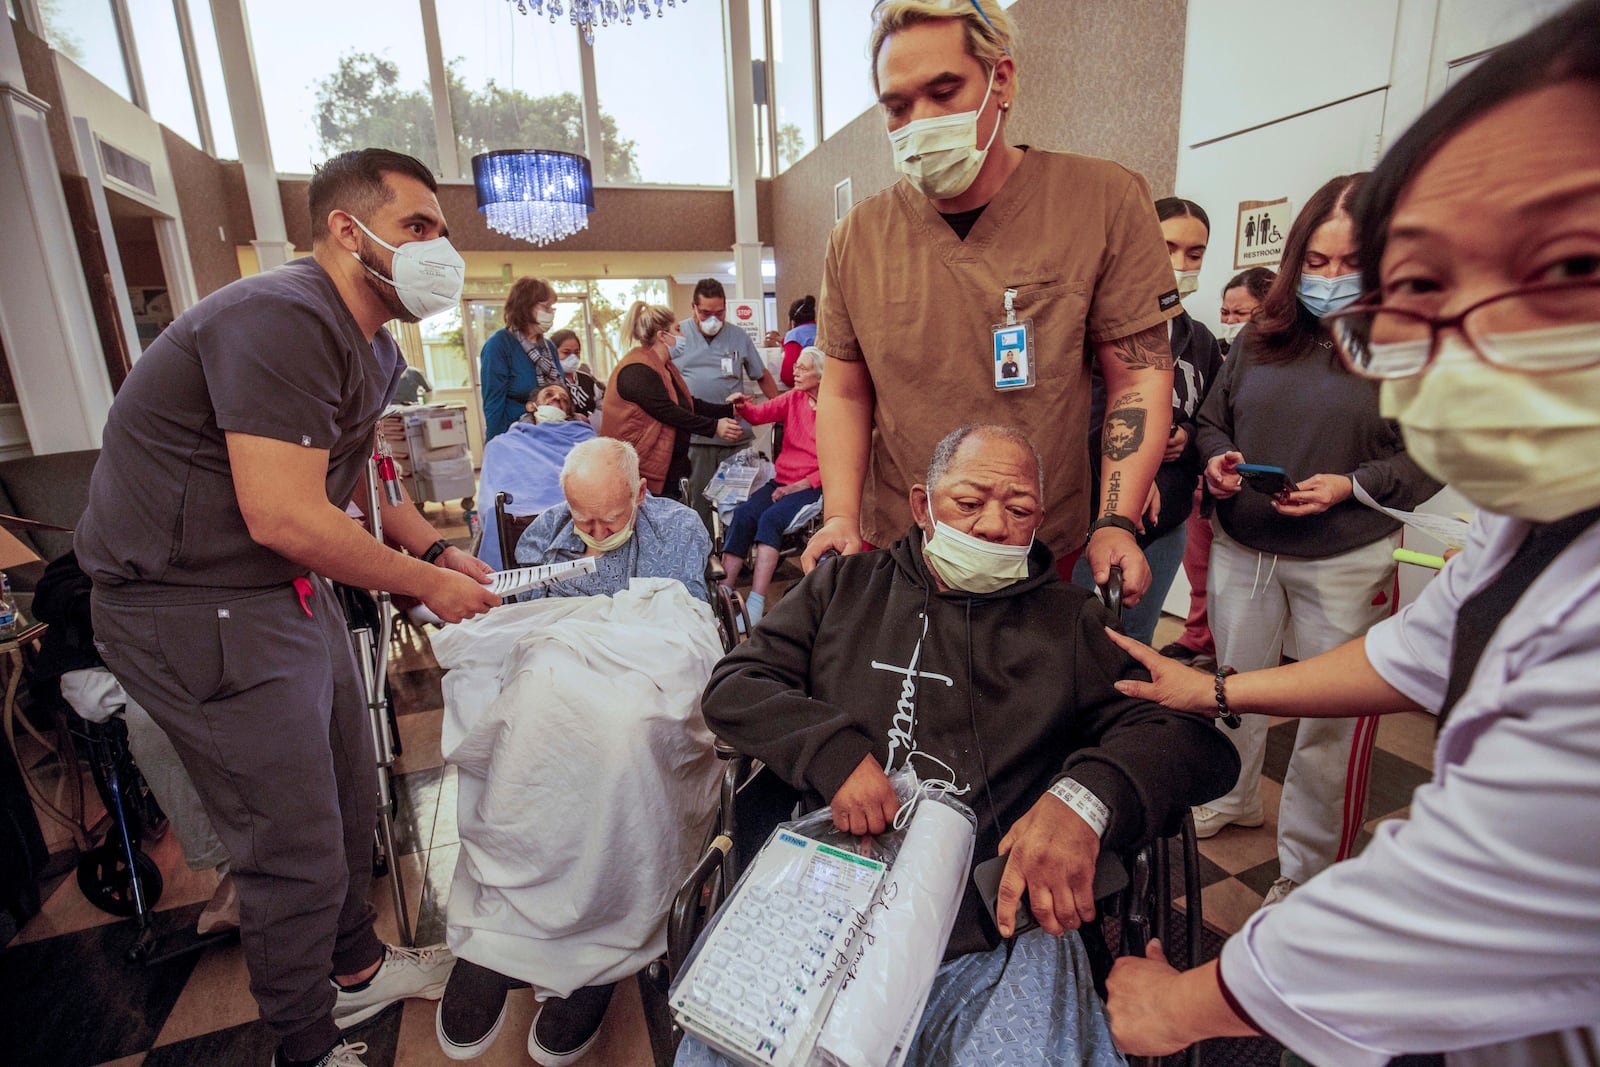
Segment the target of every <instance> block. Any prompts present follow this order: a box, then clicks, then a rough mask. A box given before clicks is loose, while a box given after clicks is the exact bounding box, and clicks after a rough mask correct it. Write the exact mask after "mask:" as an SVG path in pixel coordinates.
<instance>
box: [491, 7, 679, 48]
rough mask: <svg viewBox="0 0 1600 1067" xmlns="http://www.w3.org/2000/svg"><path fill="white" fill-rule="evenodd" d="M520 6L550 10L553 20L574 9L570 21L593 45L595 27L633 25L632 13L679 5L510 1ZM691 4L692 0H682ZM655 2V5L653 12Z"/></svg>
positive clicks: (657, 12) (659, 12)
mask: <svg viewBox="0 0 1600 1067" xmlns="http://www.w3.org/2000/svg"><path fill="white" fill-rule="evenodd" d="M509 2H510V3H513V4H515V5H516V6H517V10H518V11H520V12H522V13H523V14H524V15H526V14H527V13H528V12H529V11H530V10H531V11H532V12H533V13H534V14H535V15H543V14H544V13H545V12H546V11H548V12H549V13H550V21H551V22H552V23H554V22H555V21H556V19H558V18H560V17H561V16H562V15H563V14H565V13H566V11H567V9H569V8H570V9H571V14H570V15H569V16H568V19H567V21H568V22H571V23H572V24H573V25H574V26H576V27H578V29H580V30H582V31H583V39H584V40H585V41H586V42H588V43H589V44H591V45H592V44H594V28H595V27H596V26H610V25H611V24H612V23H614V22H621V23H623V24H625V25H629V26H631V25H633V16H634V15H636V14H637V15H638V16H639V17H640V18H645V19H648V18H650V17H651V16H652V15H655V16H660V15H663V14H665V13H666V12H665V10H664V9H665V8H669V7H677V6H678V2H679V0H509ZM682 2H683V3H688V2H689V0H682ZM652 5H653V6H654V7H655V10H654V11H651V7H652Z"/></svg>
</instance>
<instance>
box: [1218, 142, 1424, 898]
mask: <svg viewBox="0 0 1600 1067" xmlns="http://www.w3.org/2000/svg"><path fill="white" fill-rule="evenodd" d="M1364 177H1365V176H1364V175H1360V174H1349V175H1345V176H1343V177H1339V178H1334V179H1333V180H1331V181H1329V182H1327V183H1326V184H1325V185H1323V186H1322V188H1321V189H1318V190H1317V192H1316V193H1315V194H1313V195H1312V197H1311V199H1310V200H1309V201H1307V202H1306V206H1305V208H1304V209H1303V210H1302V211H1301V212H1300V214H1299V216H1298V217H1297V218H1296V219H1295V221H1294V225H1293V226H1291V227H1290V228H1289V235H1288V238H1287V239H1286V241H1285V243H1284V260H1283V262H1284V269H1283V270H1282V271H1281V272H1280V273H1279V274H1278V277H1277V278H1276V279H1275V280H1274V282H1273V285H1272V288H1271V289H1270V290H1268V292H1267V299H1266V300H1265V302H1263V303H1262V305H1261V308H1260V309H1259V310H1258V311H1257V313H1256V317H1255V321H1254V322H1253V323H1251V324H1250V325H1249V326H1246V327H1245V329H1244V330H1243V331H1242V332H1241V333H1240V335H1239V338H1238V340H1237V341H1236V342H1235V343H1234V346H1233V350H1232V352H1231V353H1230V354H1229V356H1228V360H1227V362H1226V363H1225V364H1224V369H1223V372H1222V374H1221V376H1220V377H1219V378H1218V380H1217V384H1216V387H1215V388H1214V389H1212V391H1211V393H1210V395H1209V396H1207V398H1206V402H1205V404H1204V405H1203V406H1202V407H1201V409H1200V419H1199V441H1200V454H1201V455H1202V456H1205V457H1207V459H1206V466H1205V479H1206V485H1207V488H1209V490H1210V491H1211V495H1212V496H1213V497H1215V498H1216V500H1217V511H1216V520H1217V527H1218V529H1217V533H1216V537H1215V539H1214V540H1213V542H1212V545H1211V567H1210V571H1209V573H1208V575H1207V590H1206V593H1207V604H1208V610H1209V613H1210V616H1211V630H1212V634H1213V636H1214V638H1215V640H1216V646H1217V662H1218V663H1219V664H1221V666H1220V667H1218V668H1217V671H1218V674H1219V676H1221V675H1223V674H1225V673H1226V672H1227V671H1229V670H1238V671H1256V670H1262V669H1264V668H1267V667H1273V666H1276V665H1277V664H1278V662H1279V660H1280V659H1281V657H1282V656H1283V654H1284V653H1285V646H1286V644H1289V647H1290V649H1292V651H1291V653H1290V654H1292V655H1294V656H1297V657H1298V658H1301V659H1308V658H1310V657H1311V656H1315V655H1318V654H1319V653H1322V652H1327V651H1328V650H1330V649H1333V648H1337V647H1338V646H1340V645H1342V644H1344V643H1345V642H1346V641H1349V640H1351V639H1352V638H1356V637H1360V636H1361V635H1362V634H1364V633H1366V631H1367V628H1368V627H1369V626H1371V625H1372V624H1373V623H1376V622H1378V621H1379V620H1381V619H1383V618H1385V617H1386V616H1388V615H1389V614H1390V613H1391V612H1392V611H1393V610H1394V583H1395V561H1394V550H1395V549H1396V548H1398V547H1399V546H1400V533H1399V531H1400V523H1399V522H1397V521H1396V520H1395V519H1393V518H1391V517H1389V516H1388V515H1386V514H1384V513H1383V512H1381V511H1378V510H1376V509H1375V508H1369V507H1367V506H1366V505H1364V504H1363V503H1361V502H1360V501H1359V500H1357V499H1356V497H1355V490H1356V486H1357V484H1359V485H1360V487H1361V489H1362V490H1364V491H1365V492H1366V493H1367V494H1368V495H1369V496H1370V497H1371V498H1373V499H1374V500H1376V501H1378V502H1380V503H1382V504H1384V505H1385V506H1387V507H1391V508H1399V509H1402V510H1407V511H1409V510H1411V509H1412V508H1415V507H1416V505H1418V504H1420V503H1422V502H1423V501H1425V500H1427V499H1428V498H1429V497H1431V496H1433V495H1434V494H1435V493H1437V492H1438V491H1439V488H1440V485H1439V482H1437V481H1435V480H1434V479H1432V478H1430V477H1428V476H1427V475H1426V474H1424V473H1423V472H1422V471H1421V470H1419V469H1418V467H1417V465H1416V464H1415V463H1413V462H1412V461H1411V460H1410V458H1409V457H1408V456H1407V455H1406V449H1405V444H1404V442H1403V441H1402V440H1401V437H1400V431H1399V427H1397V426H1396V425H1395V424H1394V422H1392V421H1391V420H1389V419H1386V418H1384V417H1383V416H1382V414H1381V413H1380V412H1379V410H1378V387H1377V384H1376V383H1374V382H1369V381H1364V380H1362V379H1360V378H1356V377H1353V376H1351V375H1350V374H1349V373H1347V372H1346V371H1345V369H1344V367H1343V366H1342V365H1341V364H1340V362H1339V357H1338V355H1337V353H1335V352H1334V350H1333V339H1332V337H1331V336H1330V335H1329V332H1328V328H1327V326H1326V325H1324V324H1323V322H1322V321H1321V316H1323V315H1326V314H1328V313H1330V312H1332V311H1335V310H1338V309H1339V308H1341V307H1345V306H1347V305H1349V304H1350V302H1351V301H1353V300H1354V299H1355V298H1356V296H1357V295H1359V293H1360V289H1361V274H1360V263H1361V259H1360V255H1359V253H1358V251H1357V249H1358V246H1357V243H1356V238H1355V226H1354V222H1353V220H1352V219H1351V217H1350V210H1351V208H1352V207H1353V205H1354V203H1355V199H1356V197H1357V195H1358V194H1359V193H1360V191H1361V186H1362V181H1363V178H1364ZM1291 264H1293V265H1295V266H1297V267H1298V269H1291V268H1290V265H1291ZM1241 464H1243V465H1245V466H1244V467H1243V469H1242V470H1241ZM1252 466H1264V467H1270V468H1281V470H1282V471H1283V472H1285V473H1284V474H1280V475H1278V476H1277V478H1278V481H1277V483H1276V484H1275V483H1274V482H1273V481H1272V480H1271V479H1272V478H1273V475H1272V474H1271V473H1270V472H1268V473H1267V474H1266V476H1265V478H1263V477H1262V476H1261V475H1260V474H1259V472H1257V473H1255V474H1253V472H1252V469H1251V467H1252ZM1247 477H1249V478H1251V481H1250V483H1249V484H1248V485H1247V484H1246V483H1245V478H1247ZM1267 726H1268V724H1267V721H1266V720H1265V719H1263V718H1255V719H1250V720H1248V721H1247V722H1246V723H1245V724H1244V725H1243V726H1242V727H1240V728H1239V729H1238V730H1237V731H1229V732H1228V733H1229V736H1230V737H1231V738H1232V739H1233V741H1234V744H1235V745H1236V746H1238V749H1239V759H1240V764H1241V769H1240V772H1239V782H1238V784H1237V785H1235V786H1234V788H1233V789H1232V790H1231V791H1229V792H1228V794H1227V795H1225V796H1223V797H1220V798H1218V799H1217V800H1213V801H1212V802H1211V803H1210V804H1207V805H1204V806H1202V807H1199V808H1196V809H1195V810H1194V821H1195V832H1196V833H1197V834H1198V835H1199V836H1201V837H1210V836H1212V835H1213V834H1216V833H1217V832H1219V831H1221V830H1223V829H1224V828H1225V827H1227V826H1229V825H1239V826H1246V827H1254V826H1260V825H1261V824H1262V822H1263V819H1264V813H1263V811H1262V802H1261V768H1262V763H1263V761H1264V758H1265V756H1266V744H1267ZM1376 731H1377V723H1376V720H1372V719H1318V720H1315V721H1312V722H1305V723H1301V724H1300V727H1299V730H1298V731H1297V733H1296V735H1295V742H1294V751H1293V753H1292V754H1291V755H1290V757H1289V767H1288V770H1287V772H1286V774H1285V776H1284V782H1283V794H1282V800H1281V803H1280V804H1279V807H1278V868H1279V869H1278V878H1277V880H1276V881H1274V883H1273V884H1272V886H1271V888H1270V889H1269V890H1268V891H1267V894H1266V898H1265V900H1264V904H1269V905H1270V904H1275V903H1277V902H1278V901H1280V900H1282V899H1283V898H1284V897H1285V896H1286V895H1287V894H1288V893H1289V892H1291V891H1292V890H1293V889H1294V888H1295V887H1296V886H1298V885H1299V884H1301V883H1302V882H1305V881H1306V880H1307V879H1309V878H1310V877H1311V876H1312V875H1314V874H1316V873H1317V872H1318V871H1320V870H1322V869H1323V868H1324V867H1327V866H1328V865H1329V864H1331V863H1333V862H1335V861H1336V860H1341V859H1345V858H1347V857H1348V856H1349V855H1350V854H1351V853H1352V852H1353V850H1354V848H1355V843H1356V835H1357V834H1359V833H1360V831H1361V824H1362V822H1363V821H1364V819H1365V816H1364V809H1365V807H1366V778H1367V765H1368V763H1369V762H1370V760H1371V756H1372V743H1373V739H1374V736H1375V734H1376Z"/></svg>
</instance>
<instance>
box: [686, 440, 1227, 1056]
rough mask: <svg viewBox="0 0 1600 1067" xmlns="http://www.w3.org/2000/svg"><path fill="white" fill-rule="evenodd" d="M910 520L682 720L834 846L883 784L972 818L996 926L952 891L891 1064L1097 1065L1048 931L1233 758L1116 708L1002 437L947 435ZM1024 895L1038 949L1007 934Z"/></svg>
mask: <svg viewBox="0 0 1600 1067" xmlns="http://www.w3.org/2000/svg"><path fill="white" fill-rule="evenodd" d="M910 498H911V511H912V515H913V517H914V519H915V522H916V525H914V526H913V527H911V529H910V530H909V531H908V533H907V536H906V537H905V539H904V540H902V541H901V542H900V543H899V544H897V545H895V546H894V547H893V548H891V549H888V550H887V551H881V552H871V553H865V554H860V555H855V556H847V557H844V558H841V559H838V560H835V561H832V562H830V563H826V564H824V565H823V566H820V567H818V568H817V570H816V571H815V572H813V573H812V574H811V575H810V576H809V577H808V578H806V580H805V581H804V582H802V583H801V584H800V585H798V586H796V587H795V588H794V589H793V590H791V592H790V593H789V595H787V596H786V597H784V598H783V600H782V601H781V602H780V603H779V604H778V606H777V608H775V609H774V610H773V611H772V612H771V613H770V614H769V615H768V616H767V617H766V618H765V619H764V620H763V621H762V624H761V626H759V627H757V628H756V630H755V632H754V633H753V634H752V636H751V639H750V640H749V641H748V642H747V643H746V644H744V645H741V646H740V647H739V648H738V649H737V650H735V651H734V652H733V653H732V654H730V655H729V656H728V657H727V658H726V659H724V660H723V661H722V662H721V664H720V665H719V666H718V667H717V669H716V671H715V673H714V674H713V675H712V678H711V683H710V685H709V687H708V688H707V690H706V695H705V699H704V702H703V707H704V711H705V717H706V721H707V723H708V724H709V725H710V726H711V728H712V729H713V730H714V731H716V733H717V734H718V735H719V736H720V737H722V738H723V739H724V740H726V741H728V742H729V743H731V744H732V745H734V746H735V747H736V748H738V749H739V750H740V751H741V752H744V753H747V754H749V755H751V756H755V757H758V758H760V759H761V760H763V761H765V762H766V764H767V765H768V766H769V767H770V768H771V769H772V770H774V771H775V772H776V773H777V774H778V775H779V776H780V777H782V778H783V779H785V780H786V781H787V782H788V783H789V784H790V785H792V786H794V787H796V788H797V789H800V790H801V791H802V792H804V793H805V794H806V796H807V799H808V800H811V801H814V802H817V803H827V804H829V805H830V806H831V807H832V810H833V816H834V822H835V823H836V825H838V826H839V828H841V829H844V830H849V831H851V832H853V833H857V834H867V833H879V832H882V830H883V829H884V827H885V826H886V825H887V824H888V823H889V822H890V821H891V820H892V819H893V817H894V814H895V809H896V800H895V795H894V791H893V790H892V789H891V788H890V786H889V782H888V778H887V776H886V774H885V772H886V771H894V770H897V769H899V768H900V767H902V766H905V765H907V764H909V765H910V766H911V767H913V768H914V769H915V770H916V772H917V774H918V775H919V776H920V777H921V778H922V779H924V780H927V779H940V780H946V781H949V782H951V783H952V785H953V787H954V789H955V790H956V791H958V792H961V793H962V799H963V800H964V801H966V802H967V803H969V804H970V805H971V806H972V808H973V810H974V811H975V812H976V814H977V817H978V831H977V833H978V838H977V847H976V850H975V852H974V856H973V862H974V863H975V864H976V863H980V862H982V861H984V860H987V859H990V858H991V857H993V856H995V855H997V854H1005V855H1008V856H1009V859H1008V861H1007V864H1006V869H1005V875H1004V878H1003V879H1002V882H1001V888H1000V894H999V903H998V908H997V910H998V922H996V920H995V919H993V918H990V917H989V916H988V915H987V913H986V911H985V909H984V907H983V904H982V902H981V900H980V898H979V896H978V894H977V893H976V892H975V891H973V890H971V889H970V888H969V891H968V893H967V895H966V899H965V900H964V901H963V902H962V906H961V912H960V914H959V916H958V918H957V920H956V924H955V929H954V931H953V933H952V934H951V937H950V943H949V945H948V947H947V949H946V963H945V965H944V967H943V968H942V969H941V971H940V975H939V979H938V981H936V982H935V985H934V990H933V993H932V994H931V995H930V998H929V1004H928V1008H927V1011H926V1012H925V1014H924V1017H923V1021H922V1027H921V1030H920V1031H919V1034H918V1037H917V1044H916V1045H915V1046H914V1048H913V1054H914V1059H915V1060H917V1061H918V1062H923V1061H925V1059H926V1058H928V1057H932V1058H934V1059H936V1060H938V1061H939V1062H949V1063H960V1062H964V1061H966V1060H968V1059H981V1057H982V1056H983V1055H984V1054H986V1053H985V1052H984V1050H985V1049H987V1050H989V1051H992V1050H993V1049H994V1048H995V1047H996V1045H997V1043H998V1044H1000V1045H1005V1046H1007V1047H1009V1048H1011V1049H1012V1050H1013V1051H1015V1046H1016V1045H1017V1043H1018V1042H1022V1043H1025V1044H1026V1049H1025V1051H1027V1052H1029V1053H1030V1054H1036V1055H1038V1056H1042V1057H1043V1060H1041V1061H1040V1062H1044V1061H1045V1060H1048V1061H1050V1062H1057V1058H1058V1057H1065V1056H1068V1055H1070V1056H1075V1057H1078V1059H1075V1060H1073V1061H1072V1062H1079V1061H1080V1060H1081V1062H1096V1061H1097V1060H1098V1059H1099V1053H1101V1052H1109V1050H1110V1048H1111V1044H1110V1040H1109V1037H1108V1036H1106V1033H1105V1029H1104V1022H1103V1017H1102V1016H1101V1013H1100V1007H1099V1004H1098V1002H1097V1001H1096V1000H1095V999H1094V997H1093V995H1092V993H1091V992H1089V991H1088V987H1089V981H1088V974H1087V966H1086V960H1085V957H1084V955H1083V948H1082V944H1081V942H1080V941H1079V940H1078V937H1077V935H1076V934H1075V933H1073V932H1072V931H1074V930H1075V929H1076V928H1077V927H1078V926H1079V925H1080V924H1081V923H1083V922H1086V921H1088V920H1089V919H1091V918H1093V916H1094V901H1093V893H1092V891H1091V886H1092V883H1093V875H1094V867H1095V860H1096V857H1097V855H1098V853H1099V851H1100V849H1101V847H1102V846H1104V847H1106V848H1111V849H1117V850H1123V849H1129V848H1133V847H1137V846H1139V845H1141V844H1143V843H1144V842H1147V841H1149V840H1151V839H1153V838H1156V837H1158V836H1161V835H1163V834H1166V833H1171V832H1173V831H1174V830H1175V829H1176V827H1177V826H1178V823H1179V820H1180V819H1181V818H1182V815H1183V812H1184V809H1185V807H1186V806H1190V805H1193V804H1195V803H1198V802H1200V800H1201V799H1203V798H1206V797H1215V796H1218V795H1220V794H1221V793H1222V792H1224V791H1225V790H1226V789H1227V788H1228V787H1229V786H1230V785H1231V784H1232V781H1233V777H1234V776H1235V775H1236V771H1237V766H1238V757H1237V755H1236V754H1235V752H1234V751H1233V746H1232V745H1230V744H1229V743H1228V742H1227V740H1226V739H1225V738H1223V737H1222V736H1220V734H1219V733H1218V732H1217V727H1216V726H1215V724H1214V723H1212V722H1209V721H1207V720H1204V719H1201V718H1198V717H1194V716H1187V715H1181V714H1175V713H1173V712H1171V711H1168V710H1167V709H1165V708H1162V707H1161V706H1159V705H1157V704H1152V703H1149V702H1146V701H1142V700H1135V699H1133V698H1130V697H1127V696H1124V695H1123V694H1122V693H1120V692H1118V690H1117V688H1116V686H1117V683H1118V682H1119V681H1121V680H1124V679H1140V680H1142V679H1143V678H1145V677H1146V675H1145V673H1144V671H1143V669H1142V668H1141V667H1139V665H1138V664H1137V663H1135V662H1134V661H1133V660H1132V659H1131V658H1130V657H1129V656H1128V655H1127V654H1125V653H1124V652H1122V651H1121V650H1120V649H1118V648H1117V647H1116V646H1115V645H1113V644H1112V643H1111V641H1110V639H1109V638H1108V637H1107V636H1106V630H1105V628H1106V626H1107V624H1108V622H1109V617H1108V616H1107V614H1106V612H1105V610H1104V609H1103V608H1102V607H1101V605H1100V603H1099V601H1098V600H1096V599H1095V598H1094V596H1093V595H1092V594H1090V593H1087V592H1085V591H1083V590H1080V589H1077V588H1074V587H1073V586H1070V585H1068V584H1066V583H1065V582H1062V581H1061V580H1060V579H1059V578H1058V577H1057V575H1056V571H1055V561H1054V559H1053V558H1052V555H1051V553H1050V550H1049V549H1048V548H1046V547H1045V546H1044V545H1043V544H1042V543H1038V542H1036V541H1035V540H1034V533H1035V531H1037V530H1038V529H1039V526H1040V523H1041V521H1042V519H1043V512H1042V506H1041V501H1042V500H1043V498H1044V494H1043V486H1042V477H1041V471H1040V469H1039V460H1038V454H1037V452H1036V451H1035V450H1034V448H1033V446H1032V444H1031V443H1030V442H1029V441H1028V440H1027V438H1026V437H1025V436H1023V435H1022V434H1021V433H1020V432H1018V431H1016V430H1013V429H1010V428H1007V427H1001V426H967V427H963V428H961V429H959V430H956V431H955V432H954V433H952V434H950V435H949V436H948V437H946V438H945V439H944V441H942V442H941V443H940V444H939V446H938V448H937V450H936V451H935V453H934V456H933V461H932V463H931V464H930V466H929V470H928V475H927V482H926V484H923V485H916V486H913V487H912V488H911V492H910ZM1024 891H1025V892H1026V893H1027V896H1028V901H1029V904H1030V906H1031V908H1032V911H1033V914H1034V916H1035V917H1036V918H1037V919H1038V921H1039V923H1040V926H1041V927H1042V930H1040V931H1032V932H1028V933H1024V934H1020V935H1017V934H1015V929H1014V928H1015V925H1016V922H1015V909H1016V904H1017V901H1018V899H1019V898H1020V897H1021V896H1022V894H1023V892H1024ZM997 927H998V928H997ZM1050 935H1054V936H1050ZM1002 940H1004V941H1006V942H1008V943H1007V944H1005V945H1002V944H1001V942H1002ZM1024 990H1026V993H1024ZM1019 1001H1020V1002H1019ZM1052 1001H1054V1007H1052V1005H1051V1002H1052ZM1074 1002H1076V1003H1077V1004H1078V1005H1079V1007H1080V1009H1081V1010H1080V1011H1078V1012H1077V1013H1072V1012H1063V1011H1062V1010H1061V1006H1062V1005H1063V1004H1068V1005H1070V1004H1072V1003H1074ZM1074 1014H1075V1015H1076V1018H1067V1017H1066V1016H1070V1015H1074ZM1019 1020H1021V1022H1020V1023H1019ZM1030 1027H1031V1029H1030ZM681 1060H682V1058H680V1061H681ZM689 1062H693V1060H692V1057H691V1058H690V1060H689Z"/></svg>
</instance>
